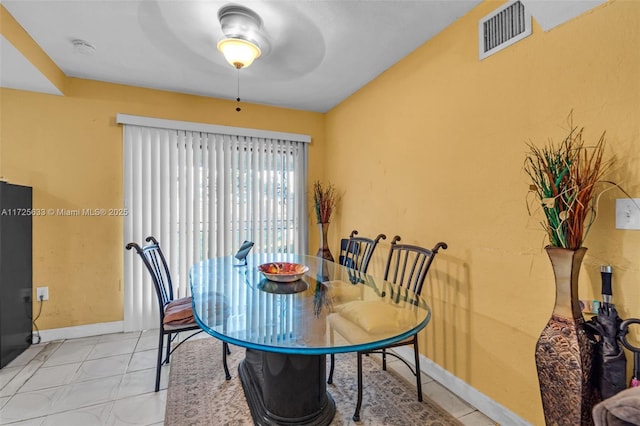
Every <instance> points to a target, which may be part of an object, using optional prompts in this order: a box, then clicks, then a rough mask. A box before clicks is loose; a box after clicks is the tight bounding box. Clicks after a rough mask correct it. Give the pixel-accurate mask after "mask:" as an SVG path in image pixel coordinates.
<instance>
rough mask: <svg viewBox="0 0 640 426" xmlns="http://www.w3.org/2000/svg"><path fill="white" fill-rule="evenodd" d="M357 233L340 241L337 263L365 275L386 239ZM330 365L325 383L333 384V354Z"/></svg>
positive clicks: (354, 281)
mask: <svg viewBox="0 0 640 426" xmlns="http://www.w3.org/2000/svg"><path fill="white" fill-rule="evenodd" d="M357 235H358V231H357V230H356V229H354V230H353V231H351V234H350V235H349V238H343V239H342V240H340V256H339V257H338V261H339V263H340V264H341V265H344V266H346V267H348V268H351V269H353V270H354V271H356V272H358V273H361V274H366V273H367V269H368V268H369V263H370V262H371V258H372V257H373V252H374V251H375V249H376V247H377V246H378V243H379V242H380V240H385V239H386V238H387V236H386V235H384V234H378V236H377V237H375V238H367V237H358V236H357ZM350 280H352V284H358V280H357V275H353V276H350ZM330 358H331V364H330V367H329V377H328V378H327V383H328V384H332V383H333V370H334V367H335V354H331V355H330Z"/></svg>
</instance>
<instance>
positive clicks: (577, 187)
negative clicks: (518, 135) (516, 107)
mask: <svg viewBox="0 0 640 426" xmlns="http://www.w3.org/2000/svg"><path fill="white" fill-rule="evenodd" d="M568 123H569V133H568V134H567V136H566V137H565V138H564V140H563V141H562V142H561V143H560V144H558V145H556V144H554V143H553V142H552V141H549V143H548V145H547V146H544V147H542V148H538V147H536V146H534V145H533V144H531V143H530V144H528V146H529V149H530V151H529V153H528V154H527V157H526V160H525V167H524V168H525V171H526V172H527V174H528V175H529V176H530V177H531V180H532V182H533V184H532V185H531V186H530V191H531V192H533V193H535V194H537V197H538V200H537V201H539V202H540V205H541V206H542V210H543V211H544V214H545V217H546V222H542V226H543V228H544V229H545V231H546V232H547V235H548V237H549V242H550V245H551V246H555V247H563V248H567V249H573V250H575V249H578V248H580V247H582V244H583V242H584V240H585V238H586V237H587V234H588V233H589V229H590V228H591V225H592V224H593V222H594V221H595V219H596V216H597V210H596V204H597V200H598V198H599V195H600V194H601V193H602V192H600V193H598V192H597V191H596V185H597V184H598V183H600V182H607V183H610V184H613V185H615V186H617V185H616V184H615V183H613V182H608V181H603V180H602V177H603V175H604V174H605V173H606V171H607V170H608V169H609V167H610V166H611V164H612V161H611V160H605V159H604V148H605V133H606V132H603V133H602V135H601V136H600V138H599V139H598V142H597V143H596V144H595V145H586V144H585V141H584V139H583V130H584V127H581V128H578V127H576V126H574V125H573V118H572V115H571V114H570V115H569V118H568Z"/></svg>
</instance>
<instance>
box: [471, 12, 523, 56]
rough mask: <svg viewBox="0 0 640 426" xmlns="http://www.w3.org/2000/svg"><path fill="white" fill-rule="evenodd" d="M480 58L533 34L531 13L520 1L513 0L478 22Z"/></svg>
mask: <svg viewBox="0 0 640 426" xmlns="http://www.w3.org/2000/svg"><path fill="white" fill-rule="evenodd" d="M478 33H479V42H480V43H479V44H480V59H484V58H486V57H487V56H490V55H493V54H494V53H496V52H498V51H500V50H502V49H504V48H505V47H507V46H511V45H512V44H513V43H515V42H517V41H520V40H522V39H523V38H525V37H527V36H528V35H530V34H531V14H530V13H528V12H527V11H526V10H525V7H524V5H523V4H522V2H520V1H512V2H509V3H507V4H506V5H504V6H502V7H501V8H500V9H496V10H495V11H493V12H492V13H490V14H489V15H487V16H485V17H484V18H482V19H481V20H480V22H479V23H478Z"/></svg>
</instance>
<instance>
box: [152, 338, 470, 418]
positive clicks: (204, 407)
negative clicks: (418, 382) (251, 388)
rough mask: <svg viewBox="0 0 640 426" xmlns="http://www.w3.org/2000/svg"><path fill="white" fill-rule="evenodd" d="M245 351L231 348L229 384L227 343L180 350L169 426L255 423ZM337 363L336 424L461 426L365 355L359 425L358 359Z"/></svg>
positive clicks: (204, 342) (341, 357)
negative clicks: (242, 374) (241, 373)
mask: <svg viewBox="0 0 640 426" xmlns="http://www.w3.org/2000/svg"><path fill="white" fill-rule="evenodd" d="M244 352H245V350H244V348H240V347H237V346H231V355H229V356H228V357H227V362H228V365H229V370H230V371H231V375H232V376H233V377H232V379H231V380H228V381H227V380H225V378H224V370H223V368H222V343H221V342H220V341H219V340H218V339H214V338H203V339H196V340H193V341H188V342H185V343H184V344H183V345H182V346H181V347H180V348H179V349H178V350H176V352H175V353H174V354H173V355H172V356H171V364H170V365H171V367H170V368H171V371H170V372H169V386H168V389H167V405H166V411H165V420H164V424H165V425H166V426H209V425H251V424H253V421H252V419H251V412H250V411H249V406H248V405H247V402H246V399H245V396H244V391H243V389H242V384H241V382H240V378H239V377H238V363H239V362H240V361H241V360H242V359H243V358H244ZM328 358H329V357H327V359H328ZM335 359H336V365H335V371H334V379H333V380H334V382H333V385H327V390H328V391H329V393H330V394H331V396H332V397H333V399H334V401H335V403H336V415H335V417H334V418H333V421H332V422H331V425H348V424H352V425H353V424H364V425H403V426H404V425H420V426H448V425H453V426H460V425H462V423H460V422H459V421H458V420H457V419H455V418H454V417H453V416H451V415H450V414H448V413H447V412H445V411H444V410H443V409H442V408H440V407H439V406H438V405H437V404H436V403H435V402H433V401H431V400H430V399H429V398H427V397H426V396H424V395H423V401H422V402H418V399H417V397H416V391H415V386H412V385H410V384H409V383H407V382H406V381H405V380H404V379H402V378H400V377H398V376H397V375H396V374H394V373H393V372H391V371H384V370H382V367H381V365H380V363H379V362H378V361H376V360H375V359H373V357H366V356H365V357H363V360H362V365H363V371H364V382H365V386H364V389H363V398H362V409H361V410H360V418H361V421H360V422H359V423H356V422H354V421H353V420H352V419H351V416H353V411H354V409H355V404H356V398H357V377H356V374H357V371H356V354H355V353H347V354H336V357H335ZM327 369H328V365H327Z"/></svg>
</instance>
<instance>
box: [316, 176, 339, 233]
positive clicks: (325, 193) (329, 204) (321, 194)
mask: <svg viewBox="0 0 640 426" xmlns="http://www.w3.org/2000/svg"><path fill="white" fill-rule="evenodd" d="M336 198H337V194H336V190H335V188H334V187H333V185H332V184H331V183H329V184H328V185H327V186H326V187H324V188H323V187H322V184H321V183H320V181H315V183H314V184H313V202H314V205H315V211H316V219H318V223H329V221H330V219H331V213H333V209H334V208H335V206H336Z"/></svg>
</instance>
